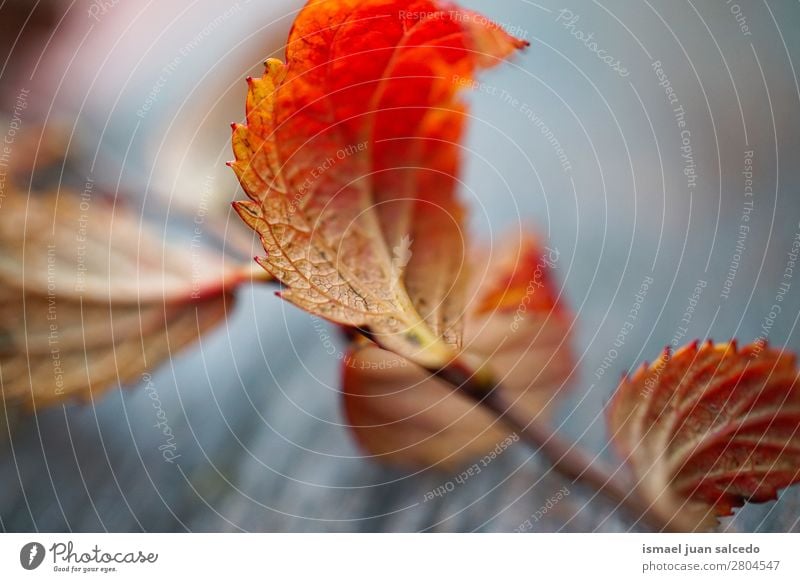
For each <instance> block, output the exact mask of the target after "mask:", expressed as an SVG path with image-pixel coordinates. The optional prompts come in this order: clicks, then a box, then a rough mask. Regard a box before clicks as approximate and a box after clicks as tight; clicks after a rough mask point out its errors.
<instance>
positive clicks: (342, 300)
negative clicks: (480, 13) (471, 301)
mask: <svg viewBox="0 0 800 582" xmlns="http://www.w3.org/2000/svg"><path fill="white" fill-rule="evenodd" d="M525 44H526V43H524V42H522V41H518V40H516V39H513V38H512V37H510V36H509V35H507V34H506V33H505V32H503V31H502V30H501V29H500V28H499V27H497V26H496V25H494V24H491V23H489V22H488V21H487V20H486V19H485V18H477V17H476V16H475V15H474V14H472V13H469V12H466V11H462V10H460V9H457V8H453V7H450V6H448V7H447V8H445V7H443V6H442V5H441V4H440V3H438V2H435V1H433V0H419V1H415V2H407V1H400V0H394V1H392V0H344V1H341V2H327V1H322V2H318V1H312V2H309V3H308V4H307V5H306V7H305V8H304V9H303V10H302V11H301V12H300V14H299V15H298V17H297V20H296V21H295V24H294V27H293V29H292V32H291V34H290V37H289V42H288V45H287V51H286V56H287V61H288V64H287V65H283V64H282V63H280V62H279V61H275V60H270V61H268V62H267V70H266V73H265V75H264V76H263V77H262V78H261V79H251V80H250V91H249V95H248V99H247V125H245V126H241V125H239V126H235V127H234V133H233V149H234V153H235V156H236V161H235V162H234V163H233V164H232V166H233V168H234V170H235V171H236V173H237V175H238V176H239V179H240V182H241V184H242V187H243V188H244V190H245V191H246V192H247V194H248V196H249V197H250V198H251V200H252V202H242V203H238V204H237V205H236V207H237V210H238V211H239V213H240V215H241V216H242V218H243V219H244V220H245V222H247V224H249V225H250V226H251V227H252V228H254V229H255V230H256V231H257V232H258V233H259V235H260V236H261V238H262V241H263V243H264V248H265V249H266V251H267V255H266V256H265V257H264V258H263V259H260V263H261V264H262V266H263V267H264V268H265V269H267V270H268V271H269V272H270V273H272V274H273V275H274V276H275V277H276V278H277V279H279V280H280V281H281V282H282V283H283V284H284V285H285V287H286V291H284V292H283V293H282V297H284V298H285V299H287V300H289V301H291V302H293V303H295V304H296V305H298V306H299V307H301V308H303V309H305V310H307V311H309V312H312V313H315V314H318V315H321V316H323V317H326V318H328V319H330V320H332V321H335V322H337V323H341V324H344V325H348V326H353V327H359V328H362V329H365V330H368V332H369V333H370V334H371V336H372V337H374V338H375V340H376V341H377V342H378V343H379V344H380V345H382V346H383V347H386V348H388V349H391V350H393V351H396V352H398V353H401V354H403V355H404V356H406V357H408V358H410V359H412V360H413V361H415V362H417V363H419V364H421V365H423V366H425V367H429V368H440V367H442V366H444V365H445V364H447V363H448V362H449V361H451V359H452V358H453V357H454V355H455V350H454V348H457V347H458V345H459V344H460V343H461V335H462V332H461V328H462V321H461V320H462V315H463V312H464V282H465V280H466V279H465V277H466V275H465V263H466V260H465V253H464V248H465V236H464V233H463V215H464V210H463V208H462V206H461V204H460V203H459V202H458V200H457V199H456V196H455V180H456V175H457V173H458V169H459V162H460V154H459V151H460V150H459V145H458V144H459V142H460V139H461V137H462V134H463V130H464V122H465V106H464V104H463V103H462V102H461V101H460V100H459V99H458V96H457V94H458V92H459V90H460V89H461V88H462V87H464V86H465V85H467V84H468V83H465V81H469V80H471V79H472V77H473V75H474V74H475V73H476V72H477V71H478V70H480V69H482V68H486V67H489V66H493V65H495V64H497V63H498V62H500V61H501V60H502V59H503V58H505V57H507V56H508V55H510V54H511V53H513V52H514V51H515V50H517V49H519V48H521V47H523V46H525ZM397 249H401V250H403V251H404V252H403V256H404V260H400V261H399V260H398V257H397V256H396V252H397Z"/></svg>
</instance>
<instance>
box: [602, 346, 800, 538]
mask: <svg viewBox="0 0 800 582" xmlns="http://www.w3.org/2000/svg"><path fill="white" fill-rule="evenodd" d="M610 425H611V430H612V433H613V438H614V440H615V442H616V443H617V444H618V445H619V447H620V449H621V450H622V452H623V453H624V454H625V456H626V457H627V459H628V461H629V462H630V464H631V466H632V468H633V470H634V472H635V474H636V476H637V477H638V479H639V481H640V485H639V488H640V490H641V491H643V492H644V494H645V495H646V496H647V497H648V499H651V500H652V501H653V503H654V504H655V506H656V507H657V508H658V509H659V511H661V512H662V513H663V514H664V515H665V516H666V517H667V518H668V519H671V520H673V521H674V522H675V523H678V524H681V525H682V526H683V527H685V528H686V529H705V528H708V527H711V526H713V525H714V524H715V523H716V520H715V519H714V518H715V517H718V516H725V515H730V514H731V513H732V512H733V509H734V508H736V507H740V506H741V505H743V504H744V503H745V502H746V501H752V502H763V501H769V500H772V499H775V498H776V496H777V493H778V490H780V489H781V488H783V487H787V486H789V485H791V484H793V483H796V482H798V481H800V384H798V371H797V362H796V358H795V356H793V355H790V354H786V353H783V352H781V351H778V350H774V349H770V348H767V347H766V346H764V345H763V344H754V345H750V346H746V347H744V348H742V349H738V348H737V346H736V344H735V343H729V344H718V345H713V344H712V343H711V342H708V343H706V344H704V345H703V346H702V347H700V346H698V345H697V344H692V345H690V346H688V347H685V348H683V349H681V350H679V351H678V352H676V353H675V354H674V355H672V354H671V353H670V352H669V351H665V352H664V354H663V355H662V356H661V358H659V359H658V360H657V361H656V362H655V363H654V364H653V365H651V366H649V367H647V366H643V367H642V368H641V369H640V370H639V371H637V372H636V373H635V374H633V376H631V377H630V378H626V379H625V380H624V381H623V382H622V384H621V385H620V387H619V389H618V390H617V393H616V394H615V395H614V399H613V401H612V403H611V413H610Z"/></svg>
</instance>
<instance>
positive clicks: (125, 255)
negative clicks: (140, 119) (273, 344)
mask: <svg viewBox="0 0 800 582" xmlns="http://www.w3.org/2000/svg"><path fill="white" fill-rule="evenodd" d="M91 194H93V196H86V197H81V196H79V195H78V194H76V193H75V192H69V191H67V190H62V191H61V192H59V193H58V194H56V193H53V194H40V193H31V194H28V195H25V194H22V193H20V192H18V191H15V190H11V191H10V192H9V193H8V195H7V196H6V197H4V198H3V200H2V206H0V246H2V249H3V252H2V255H0V387H1V388H2V396H3V400H4V401H5V402H6V403H7V404H10V405H11V406H12V407H14V406H19V405H23V406H25V407H26V408H29V409H30V408H34V407H41V406H46V405H51V404H55V403H59V402H62V401H65V400H68V399H72V398H76V397H77V398H81V399H84V400H88V399H89V398H90V397H92V396H97V395H98V394H100V393H101V392H102V391H104V390H106V389H107V388H109V387H110V386H112V385H116V384H118V383H128V382H136V381H138V380H139V377H140V374H141V373H142V372H144V371H145V370H147V369H152V368H153V367H155V366H157V365H158V364H159V363H161V362H162V361H163V360H164V359H166V358H168V357H170V356H171V355H172V354H173V353H174V352H176V351H178V350H180V349H181V348H182V347H184V346H186V345H188V344H190V343H192V342H194V341H195V340H196V339H197V338H198V337H199V335H200V334H201V333H203V332H204V331H205V330H207V329H209V328H210V327H211V326H213V325H215V324H217V323H218V322H220V321H221V320H222V319H223V318H224V316H225V314H226V311H227V310H228V309H230V307H231V301H232V293H233V292H234V290H235V288H236V287H237V286H238V284H240V283H242V282H244V281H245V280H246V279H249V275H248V273H246V272H244V271H243V270H242V269H241V267H239V268H236V267H231V268H227V267H224V266H223V265H222V263H221V261H220V260H219V259H218V258H216V257H214V256H212V255H210V254H209V253H207V252H204V251H203V250H202V249H192V251H191V252H189V251H183V250H182V249H180V250H179V249H176V248H174V247H172V246H171V245H168V244H166V243H164V242H163V241H162V240H161V239H160V237H159V236H157V235H154V234H153V233H151V232H150V230H149V229H147V228H144V227H142V225H141V224H140V221H139V220H138V217H136V216H132V215H131V214H129V213H128V212H127V211H126V210H125V209H124V208H122V207H118V208H116V209H114V208H113V207H112V206H111V205H110V203H109V201H107V200H104V199H103V198H102V196H100V195H99V194H100V193H99V192H91ZM95 195H96V196H95Z"/></svg>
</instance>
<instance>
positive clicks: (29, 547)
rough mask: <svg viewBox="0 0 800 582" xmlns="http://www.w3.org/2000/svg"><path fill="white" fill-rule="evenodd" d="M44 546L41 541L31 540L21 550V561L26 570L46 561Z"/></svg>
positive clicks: (33, 568)
mask: <svg viewBox="0 0 800 582" xmlns="http://www.w3.org/2000/svg"><path fill="white" fill-rule="evenodd" d="M44 553H45V552H44V546H43V545H42V544H40V543H39V542H30V543H27V544H25V545H24V546H22V549H21V550H20V551H19V563H20V564H22V567H23V568H25V569H26V570H35V569H36V568H38V567H39V566H41V565H42V562H43V561H44Z"/></svg>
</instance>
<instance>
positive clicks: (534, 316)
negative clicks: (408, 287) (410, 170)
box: [343, 237, 574, 469]
mask: <svg viewBox="0 0 800 582" xmlns="http://www.w3.org/2000/svg"><path fill="white" fill-rule="evenodd" d="M473 256H474V257H475V258H476V261H475V262H476V263H477V266H478V268H476V269H475V271H474V276H473V281H472V282H471V284H470V285H469V288H471V289H472V291H473V293H474V294H475V296H474V297H473V301H471V303H470V304H471V305H472V306H473V307H472V308H471V310H470V312H469V314H468V317H467V319H466V326H465V336H464V337H465V339H464V348H465V349H466V350H468V351H469V352H470V353H472V354H475V355H476V356H478V357H479V358H480V359H481V360H484V361H487V362H488V366H489V368H490V369H491V373H492V375H493V376H494V377H496V378H498V379H499V380H500V381H501V382H502V389H503V390H505V391H507V393H506V396H507V397H508V400H510V401H511V402H513V403H514V406H515V408H516V409H517V410H520V411H522V412H523V414H524V415H525V416H527V417H528V418H529V419H530V420H533V419H537V420H539V421H542V420H543V419H546V418H547V417H548V415H549V410H550V407H551V405H552V404H553V403H554V402H555V399H556V397H557V395H558V393H559V392H560V391H561V390H563V389H565V388H566V386H567V380H568V378H569V376H570V374H571V373H572V371H573V362H574V358H573V356H572V353H571V350H570V343H569V336H570V333H569V328H570V325H569V323H570V317H569V316H568V314H567V313H565V311H564V310H563V308H562V307H561V306H560V305H559V302H558V300H557V293H556V289H555V288H554V286H553V276H552V268H553V266H554V263H555V262H556V261H557V260H558V257H557V254H556V253H554V251H549V250H545V249H542V248H541V247H540V246H539V245H538V244H537V243H536V241H535V240H534V239H532V238H530V237H526V238H524V239H523V240H522V241H521V242H520V241H514V242H513V244H511V243H509V244H508V245H506V246H503V247H501V248H500V249H499V250H498V251H496V253H495V254H494V256H493V257H492V258H491V260H488V259H487V260H484V261H480V260H477V257H479V256H480V253H475V254H474V255H473ZM343 391H344V407H345V411H346V414H347V418H348V421H349V424H350V426H351V427H352V430H353V432H354V433H355V435H356V436H357V438H358V440H359V442H360V443H361V444H362V445H363V447H364V448H365V449H366V451H368V452H369V453H370V454H371V455H374V456H375V457H376V458H377V459H379V460H383V461H387V462H392V463H397V464H401V465H405V466H411V467H428V466H433V465H437V466H439V467H443V468H450V469H452V468H454V467H458V466H460V465H463V464H464V463H465V462H466V461H467V460H469V459H472V458H475V457H476V456H479V455H482V454H486V453H487V452H488V451H491V450H492V449H494V448H495V447H496V446H497V444H498V443H500V442H502V441H503V440H504V439H505V438H506V437H507V436H508V435H509V432H510V429H508V428H507V427H506V426H505V425H504V424H503V423H502V421H498V420H497V418H496V417H494V416H493V415H492V414H491V413H489V412H487V411H486V410H484V408H483V407H482V406H479V405H478V404H477V403H476V402H475V401H474V400H472V399H470V398H469V397H467V396H465V395H464V394H461V393H459V392H454V391H453V390H452V388H451V387H450V386H448V385H447V384H446V383H444V382H443V381H442V380H440V379H438V378H436V377H435V376H431V375H430V373H428V372H426V371H425V370H424V369H422V368H420V367H418V366H416V365H414V364H413V363H412V362H410V361H408V360H406V359H404V358H402V357H400V356H397V355H395V354H392V353H391V352H388V351H386V350H382V349H380V348H378V347H376V346H374V345H368V346H365V345H363V344H362V345H359V346H356V347H354V348H353V350H352V351H351V353H350V354H349V356H348V358H347V359H346V361H345V367H344V382H343Z"/></svg>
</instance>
